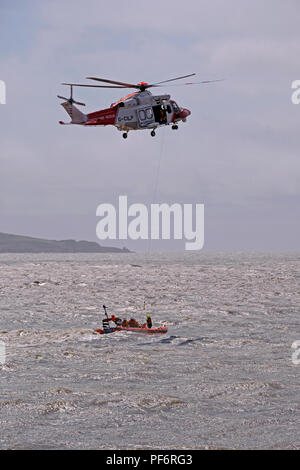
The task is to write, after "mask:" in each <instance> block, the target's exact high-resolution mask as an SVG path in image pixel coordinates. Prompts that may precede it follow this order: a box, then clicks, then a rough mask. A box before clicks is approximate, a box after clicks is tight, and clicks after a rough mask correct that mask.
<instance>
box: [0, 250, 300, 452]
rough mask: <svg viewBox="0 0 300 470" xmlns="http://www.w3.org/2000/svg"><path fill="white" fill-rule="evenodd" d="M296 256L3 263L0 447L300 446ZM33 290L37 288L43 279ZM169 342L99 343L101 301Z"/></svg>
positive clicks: (4, 258)
mask: <svg viewBox="0 0 300 470" xmlns="http://www.w3.org/2000/svg"><path fill="white" fill-rule="evenodd" d="M299 268H300V254H288V255H287V254H285V255H267V254H260V255H250V254H248V255H246V254H235V255H231V254H226V255H224V254H202V253H199V254H196V255H195V254H182V255H178V254H177V255H176V254H162V255H157V254H156V255H155V254H151V255H142V254H122V255H121V256H120V255H118V254H109V255H108V254H107V255H103V254H97V255H95V254H89V255H83V254H82V255H79V254H77V255H46V254H44V255H0V340H2V341H4V342H5V344H6V352H7V361H6V363H5V365H3V366H2V367H1V365H0V380H1V383H0V422H1V423H0V447H1V448H2V449H3V448H4V449H6V448H10V449H24V448H27V449H28V448H30V449H73V448H76V449H91V448H93V449H103V448H104V449H153V448H156V449H157V448H161V449H170V448H176V449H202V448H205V447H206V448H237V449H245V448H290V449H293V448H298V449H299V448H300V409H299V397H300V393H299V392H300V365H298V366H297V365H294V364H293V363H292V361H291V356H292V351H293V350H292V348H291V344H292V343H293V342H294V341H295V340H300V327H299V309H300V308H299V306H300V282H299V280H300V269H299ZM37 281H38V282H37ZM144 301H145V302H146V309H147V312H149V311H150V312H151V314H152V319H153V322H154V326H159V325H162V324H165V325H167V326H168V328H169V331H168V334H167V335H163V336H158V337H146V336H142V335H136V334H134V333H128V332H122V333H115V334H111V335H102V336H100V335H98V334H96V333H94V331H93V329H94V328H96V327H99V326H100V325H101V319H102V304H103V303H106V305H107V306H108V307H110V313H115V314H117V315H119V316H121V317H123V316H127V317H129V316H132V315H133V316H135V317H136V318H137V319H138V320H140V321H142V320H143V319H144V317H145V312H144V311H143V303H144Z"/></svg>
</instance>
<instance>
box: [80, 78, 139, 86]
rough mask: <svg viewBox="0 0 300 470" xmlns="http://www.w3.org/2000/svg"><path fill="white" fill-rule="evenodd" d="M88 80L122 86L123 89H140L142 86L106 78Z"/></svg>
mask: <svg viewBox="0 0 300 470" xmlns="http://www.w3.org/2000/svg"><path fill="white" fill-rule="evenodd" d="M86 78H87V79H88V80H96V81H98V82H104V83H113V84H115V85H122V88H140V85H134V84H133V83H124V82H116V81H115V80H107V79H106V78H97V77H86Z"/></svg>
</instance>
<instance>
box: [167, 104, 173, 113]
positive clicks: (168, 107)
mask: <svg viewBox="0 0 300 470" xmlns="http://www.w3.org/2000/svg"><path fill="white" fill-rule="evenodd" d="M167 111H168V113H171V112H172V109H171V106H170V105H169V104H168V106H167Z"/></svg>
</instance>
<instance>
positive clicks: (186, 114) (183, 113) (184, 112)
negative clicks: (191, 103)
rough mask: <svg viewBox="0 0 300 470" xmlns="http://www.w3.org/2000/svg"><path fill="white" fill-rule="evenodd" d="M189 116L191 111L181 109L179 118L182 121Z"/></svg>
mask: <svg viewBox="0 0 300 470" xmlns="http://www.w3.org/2000/svg"><path fill="white" fill-rule="evenodd" d="M190 114H191V111H190V110H189V109H186V108H183V109H182V110H181V111H180V117H181V118H182V119H185V118H187V117H188V116H189V115H190Z"/></svg>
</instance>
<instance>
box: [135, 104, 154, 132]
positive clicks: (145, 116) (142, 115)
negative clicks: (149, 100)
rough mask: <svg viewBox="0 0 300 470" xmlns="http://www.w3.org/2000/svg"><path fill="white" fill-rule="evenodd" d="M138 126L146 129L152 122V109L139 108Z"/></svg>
mask: <svg viewBox="0 0 300 470" xmlns="http://www.w3.org/2000/svg"><path fill="white" fill-rule="evenodd" d="M138 118H139V124H140V126H141V127H147V126H149V125H150V124H152V123H153V122H154V114H153V110H152V107H150V106H148V107H147V108H140V109H139V110H138Z"/></svg>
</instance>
